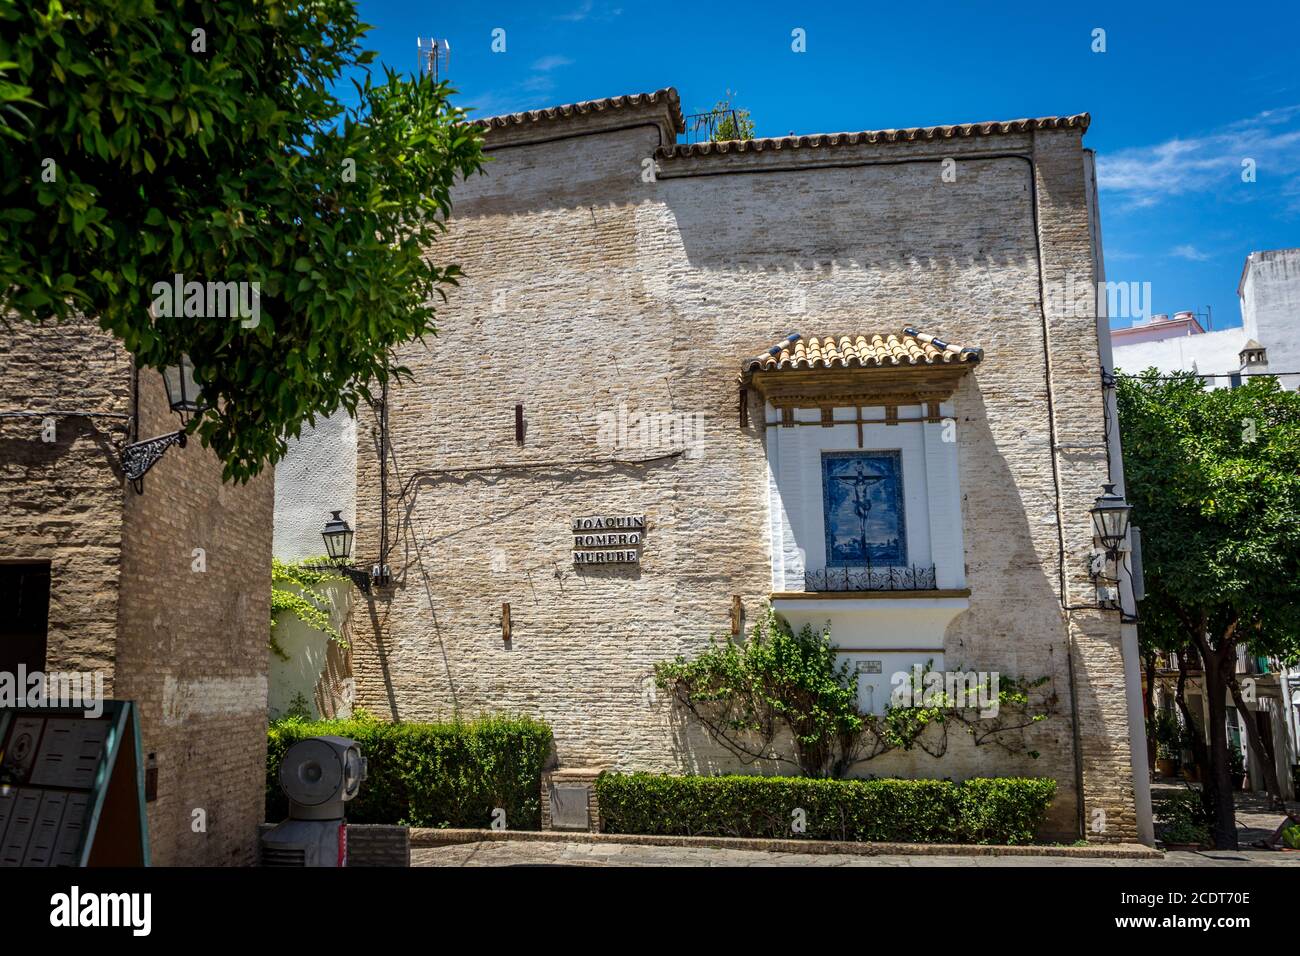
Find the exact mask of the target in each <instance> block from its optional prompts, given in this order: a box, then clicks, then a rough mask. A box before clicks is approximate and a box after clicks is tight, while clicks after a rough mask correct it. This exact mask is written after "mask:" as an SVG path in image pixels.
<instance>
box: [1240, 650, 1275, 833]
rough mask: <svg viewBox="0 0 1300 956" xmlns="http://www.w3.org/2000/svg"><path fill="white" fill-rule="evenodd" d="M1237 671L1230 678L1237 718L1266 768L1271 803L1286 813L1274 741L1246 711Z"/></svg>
mask: <svg viewBox="0 0 1300 956" xmlns="http://www.w3.org/2000/svg"><path fill="white" fill-rule="evenodd" d="M1234 663H1235V659H1234ZM1235 670H1236V668H1233V671H1234V673H1233V674H1231V675H1230V676H1229V677H1228V690H1229V691H1231V692H1232V702H1233V703H1234V704H1236V705H1237V716H1239V717H1240V718H1241V722H1242V723H1243V724H1245V725H1246V739H1247V740H1248V741H1250V749H1251V750H1253V751H1255V753H1257V754H1259V755H1260V761H1259V762H1260V763H1261V764H1262V765H1263V767H1264V789H1265V790H1267V791H1268V796H1269V802H1270V803H1271V804H1272V806H1273V809H1274V810H1283V811H1285V810H1286V803H1285V802H1283V800H1282V787H1281V785H1279V783H1278V780H1277V762H1276V758H1275V757H1274V755H1273V741H1271V740H1265V739H1264V736H1263V734H1261V733H1260V732H1259V727H1258V726H1256V724H1255V721H1254V717H1255V712H1254V711H1252V710H1247V709H1246V703H1245V701H1244V700H1242V698H1241V688H1240V687H1239V686H1238V685H1237V676H1236V673H1235Z"/></svg>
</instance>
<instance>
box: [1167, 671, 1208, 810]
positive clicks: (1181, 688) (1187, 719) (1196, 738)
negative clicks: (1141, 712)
mask: <svg viewBox="0 0 1300 956" xmlns="http://www.w3.org/2000/svg"><path fill="white" fill-rule="evenodd" d="M1192 653H1194V652H1193V651H1192V650H1191V649H1188V650H1185V651H1179V652H1178V686H1177V689H1176V690H1175V691H1174V703H1176V704H1177V705H1178V712H1179V713H1181V714H1182V715H1183V726H1184V727H1186V728H1187V739H1188V741H1189V742H1190V743H1191V745H1192V757H1193V758H1194V759H1195V760H1196V765H1197V766H1198V767H1207V768H1208V767H1209V766H1210V752H1209V751H1208V750H1207V749H1206V747H1205V741H1204V740H1203V739H1202V737H1201V728H1200V725H1198V724H1197V723H1196V721H1195V720H1193V719H1192V712H1191V710H1190V709H1189V708H1188V706H1187V658H1188V656H1189V655H1190V654H1192ZM1198 656H1199V655H1198ZM1212 792H1213V784H1212V782H1211V781H1209V780H1202V781H1201V803H1202V804H1203V805H1204V806H1205V814H1206V816H1212V815H1213V813H1214V801H1213V800H1212V799H1210V794H1211V793H1212Z"/></svg>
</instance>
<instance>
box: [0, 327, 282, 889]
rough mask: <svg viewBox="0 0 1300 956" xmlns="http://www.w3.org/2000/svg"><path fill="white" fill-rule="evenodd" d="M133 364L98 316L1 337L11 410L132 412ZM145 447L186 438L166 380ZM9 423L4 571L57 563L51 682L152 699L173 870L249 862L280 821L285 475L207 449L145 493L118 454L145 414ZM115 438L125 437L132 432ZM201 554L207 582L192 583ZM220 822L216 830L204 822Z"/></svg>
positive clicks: (160, 471) (1, 374)
mask: <svg viewBox="0 0 1300 956" xmlns="http://www.w3.org/2000/svg"><path fill="white" fill-rule="evenodd" d="M132 392H133V388H132V372H131V361H130V357H129V356H128V355H127V354H126V353H125V352H124V351H123V350H122V349H121V348H120V347H119V346H118V345H117V344H116V342H115V341H114V340H113V339H112V338H111V337H110V336H108V335H107V334H105V333H103V332H101V331H99V329H98V327H97V326H96V325H95V324H94V323H93V322H88V321H83V322H77V323H71V324H68V325H65V326H55V325H50V326H47V327H37V326H33V325H29V324H26V323H21V322H16V323H13V325H12V327H11V328H10V329H8V330H7V332H6V335H5V336H3V337H0V411H20V410H26V411H41V412H47V411H65V412H66V411H82V412H86V411H94V412H108V413H114V414H118V415H130V414H131V412H132ZM140 405H141V408H140V413H141V417H140V426H139V437H141V438H148V437H152V436H155V435H160V434H164V433H166V432H168V431H173V430H175V429H176V428H177V426H178V421H177V419H176V417H175V416H174V415H173V414H172V413H171V412H170V410H168V408H167V403H166V395H165V392H164V390H163V386H162V379H161V377H160V376H159V375H158V373H157V372H154V371H148V370H146V371H144V372H143V373H142V374H141V377H140ZM54 421H55V435H56V441H55V442H53V443H44V442H42V441H41V440H40V434H41V425H42V419H41V418H39V417H37V418H0V561H4V562H14V561H49V562H50V563H51V586H50V617H49V627H48V648H47V655H46V657H47V660H46V666H47V669H48V670H56V669H58V670H100V671H103V672H104V673H105V688H104V689H105V693H106V695H108V696H110V697H116V698H120V699H127V700H135V701H137V703H138V705H139V708H140V718H141V733H142V737H143V750H144V753H145V754H154V755H156V758H157V761H158V799H157V800H156V801H154V802H151V803H150V804H149V805H148V808H149V810H148V812H149V831H150V842H151V850H152V860H153V862H154V863H155V864H156V865H178V864H208V865H212V864H230V863H239V864H250V863H252V862H254V861H255V860H256V840H255V838H254V836H253V834H254V832H255V828H256V825H257V824H258V823H259V822H260V821H261V819H262V816H263V801H264V789H265V757H266V671H267V630H268V622H269V619H270V577H269V572H270V555H271V524H272V502H273V484H274V479H273V477H272V476H271V475H265V476H263V477H261V478H259V479H257V480H255V481H253V482H251V483H250V484H249V485H248V486H246V487H234V486H229V485H223V484H222V483H221V468H220V465H219V464H218V462H217V461H216V459H215V458H214V457H213V456H212V455H211V454H210V453H209V452H207V451H205V450H204V449H203V448H202V446H201V445H200V444H199V443H198V442H197V441H195V442H191V443H190V445H189V447H187V448H184V449H181V448H175V447H173V448H172V449H170V450H169V451H168V452H167V454H166V456H165V457H164V458H163V459H162V461H161V462H159V464H157V465H156V466H155V467H154V469H153V470H152V471H151V472H150V473H149V475H148V476H147V477H146V479H145V494H144V495H143V496H137V495H136V494H135V492H134V491H132V490H130V488H129V487H128V486H127V484H126V482H125V481H124V479H123V477H122V474H121V469H120V466H119V465H118V450H117V446H118V445H120V444H121V443H122V442H123V441H124V440H127V436H126V435H125V433H124V430H125V429H126V427H127V426H128V424H129V419H122V418H101V417H87V416H84V415H74V416H67V415H58V416H55V418H54ZM115 429H116V430H115ZM194 548H204V549H205V550H206V556H205V560H206V567H207V570H206V571H205V572H197V571H192V570H191V568H192V567H193V566H194V560H195V556H194V554H193V549H194ZM199 808H201V809H203V810H205V811H206V814H207V816H206V832H203V833H197V832H195V830H194V827H193V825H192V824H193V820H194V817H193V815H192V811H193V810H195V809H199Z"/></svg>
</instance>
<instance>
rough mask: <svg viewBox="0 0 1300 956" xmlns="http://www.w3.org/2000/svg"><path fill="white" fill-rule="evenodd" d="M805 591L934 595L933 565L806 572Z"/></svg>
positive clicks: (836, 567)
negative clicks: (920, 593) (923, 592)
mask: <svg viewBox="0 0 1300 956" xmlns="http://www.w3.org/2000/svg"><path fill="white" fill-rule="evenodd" d="M803 589H804V590H805V591H934V590H937V589H938V585H937V584H936V583H935V575H934V565H933V564H931V565H928V566H927V565H916V564H913V565H911V566H909V567H887V568H874V567H872V566H871V565H860V566H850V565H836V566H833V567H827V568H817V569H812V570H806V571H804V575H803Z"/></svg>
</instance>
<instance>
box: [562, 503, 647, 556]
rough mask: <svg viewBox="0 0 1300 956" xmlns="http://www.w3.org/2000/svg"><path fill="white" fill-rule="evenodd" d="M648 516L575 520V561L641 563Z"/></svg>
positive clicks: (603, 516)
mask: <svg viewBox="0 0 1300 956" xmlns="http://www.w3.org/2000/svg"><path fill="white" fill-rule="evenodd" d="M644 536H645V515H586V516H584V517H580V518H574V519H573V563H574V564H640V563H641V542H642V539H643V538H644Z"/></svg>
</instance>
